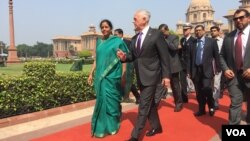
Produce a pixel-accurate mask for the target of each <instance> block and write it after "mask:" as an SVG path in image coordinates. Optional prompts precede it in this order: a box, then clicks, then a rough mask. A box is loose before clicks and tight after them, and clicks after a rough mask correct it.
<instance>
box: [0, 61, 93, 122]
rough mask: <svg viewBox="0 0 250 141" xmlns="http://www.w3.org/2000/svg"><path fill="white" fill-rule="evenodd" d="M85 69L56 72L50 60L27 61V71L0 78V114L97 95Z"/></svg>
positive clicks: (89, 98) (42, 107)
mask: <svg viewBox="0 0 250 141" xmlns="http://www.w3.org/2000/svg"><path fill="white" fill-rule="evenodd" d="M87 78H88V74H84V73H83V72H71V73H58V74H56V73H55V65H54V64H53V63H49V62H45V63H43V62H39V63H38V62H29V63H27V64H25V67H24V75H22V76H21V77H18V78H8V79H0V113H1V114H0V118H5V117H9V116H14V115H19V114H25V113H30V112H36V111H41V110H45V109H49V108H54V107H59V106H63V105H68V104H72V103H77V102H82V101H87V100H92V99H95V95H94V91H93V88H92V87H91V86H89V85H88V84H87Z"/></svg>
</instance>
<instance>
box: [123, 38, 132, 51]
mask: <svg viewBox="0 0 250 141" xmlns="http://www.w3.org/2000/svg"><path fill="white" fill-rule="evenodd" d="M123 42H124V43H125V44H126V45H127V47H128V49H129V51H131V49H130V44H131V41H130V40H127V39H124V38H123Z"/></svg>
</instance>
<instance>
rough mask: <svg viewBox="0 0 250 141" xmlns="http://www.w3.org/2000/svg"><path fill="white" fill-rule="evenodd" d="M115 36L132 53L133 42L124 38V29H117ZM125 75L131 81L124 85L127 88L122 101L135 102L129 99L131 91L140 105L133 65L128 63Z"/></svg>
mask: <svg viewBox="0 0 250 141" xmlns="http://www.w3.org/2000/svg"><path fill="white" fill-rule="evenodd" d="M114 35H115V36H118V37H120V38H121V39H122V40H123V41H124V42H125V43H126V45H127V47H128V49H129V50H130V51H131V49H130V44H131V42H130V40H127V39H124V38H123V30H122V29H120V28H117V29H115V30H114ZM125 75H126V76H127V77H126V78H127V79H129V80H126V79H125V80H126V82H125V83H126V84H125V85H124V87H125V88H124V95H123V100H122V101H123V102H125V103H131V102H134V101H133V100H132V99H130V98H129V93H130V91H131V92H132V94H133V95H134V97H135V99H136V101H135V103H136V104H139V100H140V94H139V93H138V90H137V88H136V86H135V84H134V83H133V79H134V65H133V63H126V74H125ZM128 75H129V76H128ZM127 83H130V84H127ZM126 86H128V87H130V88H126ZM126 89H129V91H127V90H126Z"/></svg>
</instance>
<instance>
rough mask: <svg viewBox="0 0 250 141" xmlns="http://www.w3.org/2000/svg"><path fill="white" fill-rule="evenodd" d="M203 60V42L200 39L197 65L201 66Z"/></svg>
mask: <svg viewBox="0 0 250 141" xmlns="http://www.w3.org/2000/svg"><path fill="white" fill-rule="evenodd" d="M201 60H202V40H199V39H198V46H197V51H196V60H195V64H196V65H200V64H201Z"/></svg>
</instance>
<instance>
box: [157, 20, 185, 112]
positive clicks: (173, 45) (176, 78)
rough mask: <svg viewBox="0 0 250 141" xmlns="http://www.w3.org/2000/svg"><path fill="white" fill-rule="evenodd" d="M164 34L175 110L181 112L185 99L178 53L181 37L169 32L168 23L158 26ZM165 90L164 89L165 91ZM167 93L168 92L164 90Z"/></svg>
mask: <svg viewBox="0 0 250 141" xmlns="http://www.w3.org/2000/svg"><path fill="white" fill-rule="evenodd" d="M158 29H159V30H160V31H161V32H162V33H163V34H164V38H165V41H166V42H167V44H168V51H169V60H170V62H171V63H170V71H171V79H170V84H171V89H172V91H173V96H174V102H175V109H174V112H180V111H181V110H182V108H183V107H182V105H183V100H182V95H181V82H180V72H181V71H182V66H181V62H180V58H179V55H178V50H179V48H178V47H179V37H178V36H176V35H173V34H170V33H169V29H168V25H166V24H161V25H160V26H159V28H158ZM163 92H164V91H163ZM164 94H166V92H164Z"/></svg>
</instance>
